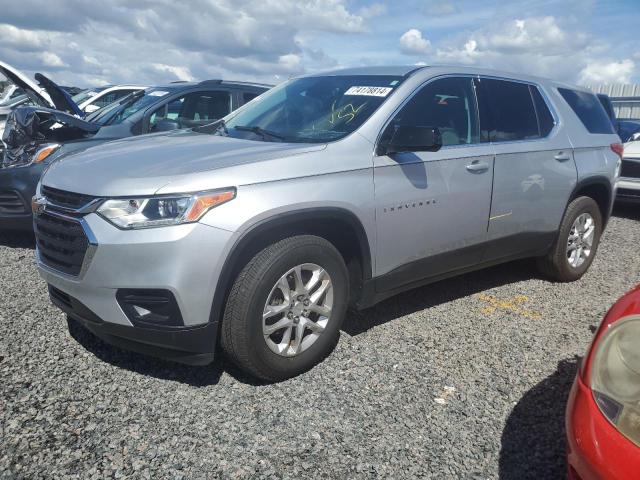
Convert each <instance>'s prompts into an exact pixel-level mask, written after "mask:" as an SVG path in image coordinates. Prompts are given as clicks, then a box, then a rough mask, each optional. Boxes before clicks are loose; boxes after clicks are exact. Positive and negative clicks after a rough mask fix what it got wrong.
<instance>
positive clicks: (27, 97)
mask: <svg viewBox="0 0 640 480" xmlns="http://www.w3.org/2000/svg"><path fill="white" fill-rule="evenodd" d="M0 74H1V75H3V76H4V77H5V78H6V79H7V80H8V81H9V82H11V84H12V85H13V87H12V88H11V89H10V90H11V91H12V92H15V91H16V90H19V91H21V92H22V95H19V96H17V97H11V96H10V98H8V99H6V100H5V102H4V104H3V105H1V106H0V138H2V134H3V132H4V129H5V125H6V121H7V117H8V116H9V113H11V111H12V110H13V109H15V108H17V107H18V106H23V105H26V104H32V105H37V106H40V107H44V108H51V109H57V110H60V111H62V112H67V113H69V114H71V115H78V116H80V117H82V116H84V113H83V112H82V111H81V110H80V109H79V108H78V106H77V105H76V104H75V102H74V101H73V100H72V99H71V96H70V95H69V93H67V91H65V90H64V89H63V88H62V87H60V86H58V85H57V84H56V83H55V82H53V81H51V80H50V79H49V78H47V77H45V76H44V75H42V74H41V73H36V75H35V80H36V82H35V83H34V82H33V81H32V80H31V79H30V78H29V77H27V76H26V75H25V74H24V73H22V72H21V71H20V70H18V69H16V68H14V67H12V66H11V65H9V64H7V63H5V62H0ZM0 155H1V152H0Z"/></svg>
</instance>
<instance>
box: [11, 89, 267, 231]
mask: <svg viewBox="0 0 640 480" xmlns="http://www.w3.org/2000/svg"><path fill="white" fill-rule="evenodd" d="M269 88H270V86H268V85H262V84H255V83H246V82H227V81H222V80H206V81H203V82H199V83H195V82H190V83H187V82H181V83H172V84H168V85H162V86H157V87H152V88H147V89H146V90H138V91H136V92H134V93H131V94H129V95H128V96H126V97H124V98H122V99H121V100H120V101H117V102H114V103H113V104H111V105H108V106H107V107H104V108H101V109H100V110H98V111H96V112H93V113H91V114H89V115H87V116H86V117H85V118H84V119H82V118H79V117H80V115H74V114H73V113H72V112H69V111H68V110H65V111H62V109H58V110H54V109H51V108H44V107H39V106H28V107H20V108H17V109H15V110H14V111H13V112H11V114H10V115H9V118H8V120H7V127H6V129H5V132H4V134H3V142H4V143H5V145H6V149H5V154H4V158H3V160H2V162H1V164H0V167H1V168H0V229H13V230H32V228H33V226H32V217H31V203H30V201H31V197H33V195H34V194H35V190H36V185H37V183H38V180H39V179H40V176H41V175H42V172H43V171H44V170H45V169H46V168H47V166H48V165H50V164H51V163H52V162H54V161H55V160H57V159H59V158H60V157H62V156H63V155H66V154H68V153H70V152H76V151H79V150H84V149H86V148H88V147H91V146H94V145H97V144H100V143H103V142H106V141H110V140H116V139H121V138H126V137H131V136H137V135H142V134H146V133H153V132H163V131H169V130H176V129H181V128H193V127H198V126H202V125H206V124H209V123H211V122H213V121H215V120H218V119H220V118H222V117H224V116H226V115H227V114H229V113H230V112H231V111H233V110H235V109H236V108H238V107H240V106H241V105H243V104H245V103H247V102H248V101H250V100H252V99H253V98H255V97H257V96H258V95H260V94H261V93H263V92H264V91H266V90H268V89H269Z"/></svg>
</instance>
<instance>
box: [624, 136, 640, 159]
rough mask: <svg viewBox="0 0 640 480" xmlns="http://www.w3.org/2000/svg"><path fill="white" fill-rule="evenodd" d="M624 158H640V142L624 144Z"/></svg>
mask: <svg viewBox="0 0 640 480" xmlns="http://www.w3.org/2000/svg"><path fill="white" fill-rule="evenodd" d="M624 156H625V157H632V158H640V140H636V141H635V142H627V143H625V144H624Z"/></svg>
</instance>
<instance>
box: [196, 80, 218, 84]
mask: <svg viewBox="0 0 640 480" xmlns="http://www.w3.org/2000/svg"><path fill="white" fill-rule="evenodd" d="M221 83H222V80H221V79H212V80H203V81H201V82H200V83H199V84H198V85H219V84H221Z"/></svg>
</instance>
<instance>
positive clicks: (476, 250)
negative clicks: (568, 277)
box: [356, 232, 557, 309]
mask: <svg viewBox="0 0 640 480" xmlns="http://www.w3.org/2000/svg"><path fill="white" fill-rule="evenodd" d="M556 235H557V232H549V233H531V234H518V235H513V236H509V237H504V238H499V239H496V240H491V241H489V242H484V243H482V244H478V245H473V246H470V247H465V248H462V249H458V250H454V251H451V252H446V253H442V254H439V255H433V256H431V257H427V258H423V259H420V260H417V261H415V262H410V263H408V264H405V265H402V266H400V267H398V268H396V269H395V270H392V271H391V272H389V273H386V274H384V275H381V276H380V277H376V278H374V279H371V280H367V281H365V283H364V285H363V289H362V296H361V298H360V300H359V301H358V302H357V303H356V307H357V308H358V309H364V308H368V307H371V306H373V305H375V304H376V303H378V302H381V301H383V300H385V299H387V298H389V297H392V296H394V295H397V294H399V293H402V292H405V291H408V290H412V289H414V288H418V287H422V286H425V285H428V284H431V283H435V282H438V281H440V280H444V279H447V278H451V277H456V276H458V275H462V274H464V273H469V272H473V271H476V270H482V269H484V268H487V267H491V266H494V265H499V264H501V263H507V262H511V261H513V260H519V259H522V258H529V257H537V256H541V255H544V254H545V253H547V251H548V250H549V248H550V246H551V245H552V243H553V241H554V240H555V237H556ZM511 242H517V243H518V244H519V245H520V247H521V249H520V251H519V252H517V253H512V254H508V255H504V253H503V252H504V245H505V244H508V243H511Z"/></svg>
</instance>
